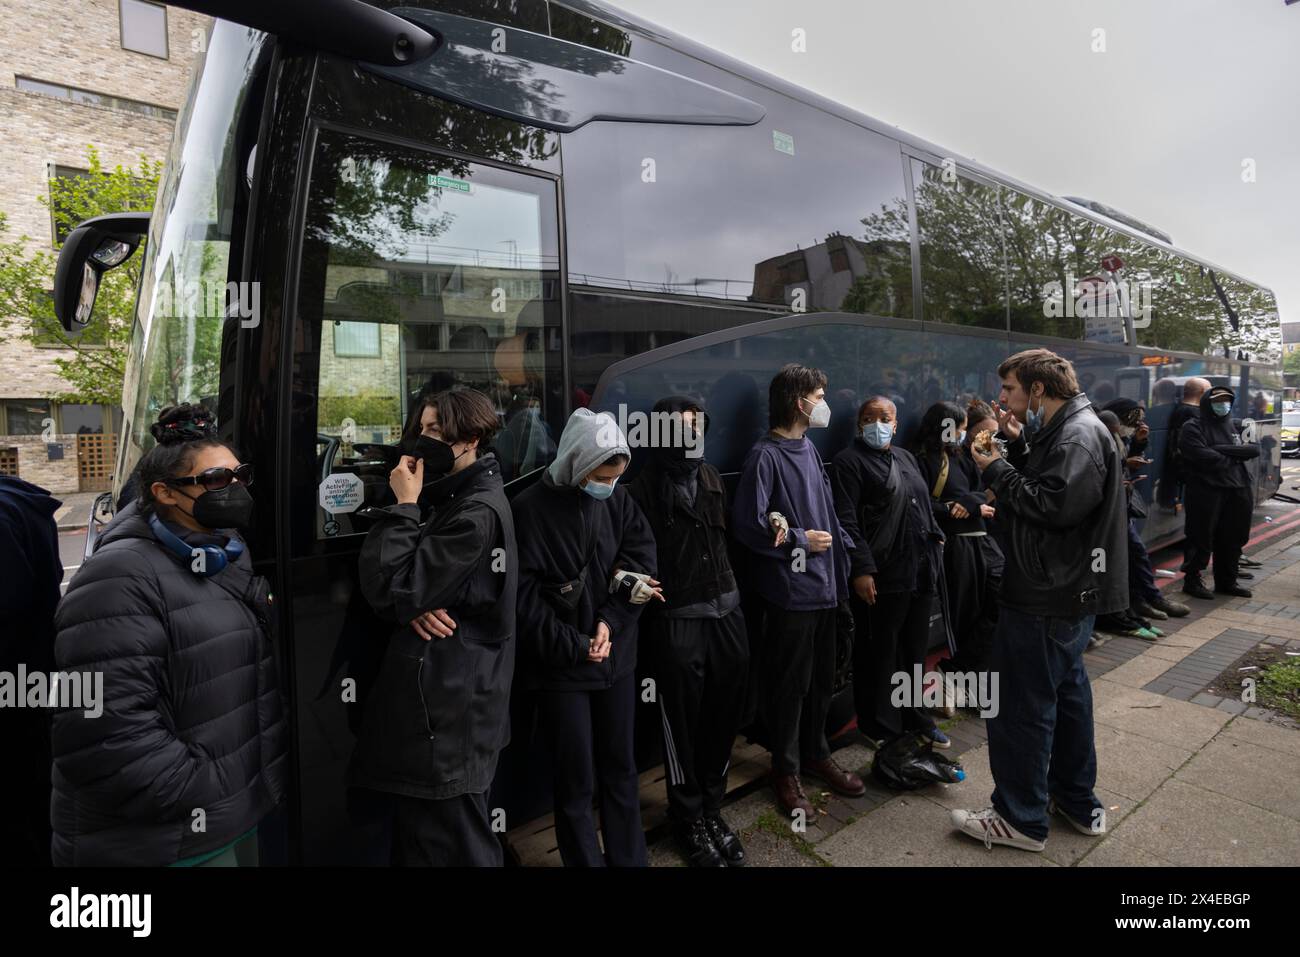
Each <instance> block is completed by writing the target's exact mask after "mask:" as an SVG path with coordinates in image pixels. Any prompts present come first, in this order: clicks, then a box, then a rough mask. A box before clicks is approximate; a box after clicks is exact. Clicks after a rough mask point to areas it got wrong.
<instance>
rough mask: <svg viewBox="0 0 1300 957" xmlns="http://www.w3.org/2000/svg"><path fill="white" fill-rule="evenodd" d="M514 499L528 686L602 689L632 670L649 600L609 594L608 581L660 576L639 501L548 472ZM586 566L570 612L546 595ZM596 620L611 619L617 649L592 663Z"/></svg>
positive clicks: (620, 490)
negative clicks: (598, 496) (599, 494)
mask: <svg viewBox="0 0 1300 957" xmlns="http://www.w3.org/2000/svg"><path fill="white" fill-rule="evenodd" d="M511 504H512V505H513V507H514V514H515V529H516V531H517V533H518V536H519V638H520V642H521V647H520V652H519V654H520V658H521V660H522V661H521V663H522V667H523V670H524V673H525V676H526V680H527V683H528V685H529V687H532V688H541V689H545V690H551V691H583V690H587V691H590V690H598V689H603V688H608V687H610V686H611V685H613V684H614V682H616V681H618V680H619V679H621V678H623V677H625V676H627V675H629V674H631V673H632V672H633V671H635V670H636V654H637V620H638V619H639V618H640V615H641V612H642V611H643V610H644V609H645V605H644V604H642V605H633V604H631V603H629V602H627V601H625V600H624V599H623V598H622V597H620V596H619V595H618V594H613V595H611V594H610V591H609V583H610V578H611V577H612V576H613V574H614V571H615V569H616V568H618V569H623V570H628V571H636V572H643V573H645V574H649V575H651V576H652V577H656V578H657V577H658V576H657V574H656V564H657V563H656V559H655V540H654V535H653V533H652V532H651V531H650V523H649V522H647V521H646V518H645V516H644V515H643V514H642V513H641V508H640V506H638V505H637V504H636V502H635V501H634V500H633V498H632V496H631V495H629V494H628V492H627V489H625V488H623V487H622V486H616V487H615V489H614V494H613V495H611V496H610V497H609V498H608V499H605V500H604V501H600V502H598V501H596V500H595V499H594V498H592V497H591V496H590V495H588V494H587V493H586V492H583V491H582V490H581V489H578V488H572V487H569V486H557V485H556V484H555V483H554V482H552V481H551V477H550V473H549V472H547V473H544V474H543V477H542V479H541V481H539V482H537V483H536V484H534V485H533V486H531V487H530V488H528V489H527V490H525V491H524V492H523V493H521V494H520V495H519V496H518V497H517V498H516V499H515V500H514V501H513V502H512V503H511ZM588 543H590V544H592V550H591V552H590V554H589V555H584V554H583V549H584V547H585V546H586V545H587V544H588ZM583 567H585V568H586V569H587V573H586V579H585V582H584V584H583V588H582V594H581V597H580V598H579V601H578V604H577V607H576V608H575V609H574V610H573V611H571V612H570V611H566V610H564V609H563V608H561V607H560V606H559V605H557V604H556V603H555V602H554V601H553V600H552V599H551V598H549V597H547V594H546V592H547V586H548V585H552V586H553V585H559V584H563V583H566V582H571V581H574V580H575V579H577V577H578V573H579V571H580V570H581V569H582V568H583ZM652 600H653V599H652ZM597 619H599V620H601V621H604V622H605V623H606V624H607V625H609V629H610V641H611V644H612V646H613V647H612V650H611V651H610V654H609V657H608V658H606V659H605V660H604V661H601V662H592V661H588V660H587V652H588V651H589V650H590V647H591V638H592V635H593V634H594V633H595V628H596V621H597Z"/></svg>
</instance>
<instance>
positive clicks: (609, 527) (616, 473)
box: [513, 409, 663, 867]
mask: <svg viewBox="0 0 1300 957" xmlns="http://www.w3.org/2000/svg"><path fill="white" fill-rule="evenodd" d="M630 459H631V452H630V450H629V449H628V445H627V439H626V438H624V436H623V433H622V432H621V431H620V430H619V427H618V423H617V422H615V421H614V418H613V417H612V416H610V415H609V413H607V412H600V413H595V412H592V411H591V410H590V409H578V410H577V411H576V412H574V413H573V415H571V416H570V417H569V421H568V423H567V424H566V425H565V427H564V432H563V433H562V434H561V435H560V445H559V450H558V452H557V453H556V457H555V461H554V462H552V463H551V465H550V466H549V467H548V468H547V469H546V471H545V472H544V473H543V474H542V478H541V481H539V482H536V483H535V484H533V485H532V486H530V487H529V488H528V489H526V490H525V491H524V492H523V493H522V494H520V495H519V497H518V498H516V499H515V500H514V502H513V505H514V510H515V533H516V535H517V536H518V540H519V638H520V642H521V644H520V665H521V676H522V677H524V678H525V680H526V682H527V684H528V687H529V688H530V689H532V690H534V691H535V692H536V695H537V705H538V711H539V717H540V719H541V726H542V731H543V733H544V734H545V736H546V741H547V744H548V746H549V748H550V751H551V768H552V772H553V776H554V777H553V788H554V805H555V836H556V840H557V842H558V844H559V849H560V858H561V860H563V862H564V864H565V866H566V867H601V866H604V865H606V864H608V865H609V866H612V867H629V866H636V867H640V866H645V864H646V860H647V855H646V844H645V831H644V830H643V829H642V826H641V798H640V789H639V787H638V783H637V771H636V758H635V755H634V754H633V737H632V732H633V721H634V717H635V711H636V699H637V685H636V664H637V625H638V619H639V618H640V616H641V612H642V611H643V610H644V609H645V606H646V604H647V603H648V602H650V601H655V600H657V601H663V594H662V590H661V588H660V586H659V582H658V581H656V580H655V578H654V577H653V576H654V574H655V564H656V563H655V558H656V556H655V540H654V534H653V533H652V532H651V530H650V523H649V522H647V521H646V518H645V516H644V515H643V514H642V513H641V509H640V507H639V506H638V505H637V504H636V502H635V501H634V500H633V499H632V496H631V495H629V494H628V493H627V490H626V489H625V488H620V487H618V480H619V477H620V476H621V475H622V474H623V472H624V471H625V470H626V469H627V466H628V462H629V461H630ZM597 794H599V798H600V829H601V836H603V837H604V845H605V848H604V852H603V853H602V852H601V846H600V840H599V838H598V837H597V835H596V821H595V817H594V815H593V813H592V801H593V800H594V799H595V798H596V796H597Z"/></svg>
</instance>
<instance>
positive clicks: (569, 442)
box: [547, 409, 632, 488]
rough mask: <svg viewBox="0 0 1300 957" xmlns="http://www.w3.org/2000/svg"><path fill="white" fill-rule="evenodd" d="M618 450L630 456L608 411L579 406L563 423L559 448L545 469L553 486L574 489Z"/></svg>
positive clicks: (616, 423)
mask: <svg viewBox="0 0 1300 957" xmlns="http://www.w3.org/2000/svg"><path fill="white" fill-rule="evenodd" d="M620 452H621V453H623V454H624V455H626V456H628V457H631V455H632V452H631V450H630V449H629V448H628V447H627V439H626V438H625V437H624V436H623V433H622V431H621V430H620V429H619V427H618V422H617V421H615V419H614V417H613V416H612V415H610V414H609V413H608V412H592V411H591V410H590V409H578V410H577V411H575V412H574V413H573V415H571V416H569V421H568V422H567V423H566V424H565V426H564V433H563V434H562V435H561V436H560V449H559V451H558V452H556V454H555V461H554V462H552V463H551V464H550V467H549V468H548V469H547V472H548V473H549V474H550V476H551V481H552V482H554V483H555V484H556V485H561V486H567V487H569V488H577V487H578V484H579V483H580V482H581V481H582V480H583V479H584V478H586V477H587V476H588V475H590V474H591V471H592V469H596V468H599V467H600V465H601V464H602V463H603V462H604V461H605V460H606V459H608V458H609V457H610V456H611V455H616V454H618V453H620Z"/></svg>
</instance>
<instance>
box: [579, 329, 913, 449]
mask: <svg viewBox="0 0 1300 957" xmlns="http://www.w3.org/2000/svg"><path fill="white" fill-rule="evenodd" d="M772 323H775V324H776V325H777V326H778V328H771V324H772ZM760 330H761V331H760ZM665 351H666V352H671V353H672V354H669V355H659V356H656V355H654V354H650V355H648V356H644V357H641V358H639V359H637V360H634V361H633V363H631V365H632V366H633V367H632V368H629V369H627V370H626V371H623V372H621V373H617V374H615V375H612V376H611V377H609V378H608V379H606V380H605V382H604V386H603V388H602V389H601V391H600V393H599V394H598V395H597V397H596V401H595V402H594V403H593V407H594V408H598V409H602V410H606V411H609V412H611V413H612V414H614V415H616V416H622V417H623V420H624V421H631V420H630V419H629V417H630V416H631V415H632V414H633V413H637V412H641V413H647V412H649V411H650V409H651V408H652V407H653V405H654V403H655V402H656V401H657V400H658V399H660V398H663V397H664V396H667V395H674V394H686V395H693V396H696V397H699V398H701V399H703V401H704V405H705V408H706V409H707V410H708V413H709V431H708V432H707V434H706V435H705V456H706V458H707V459H708V461H710V462H712V463H713V464H714V465H716V466H717V467H718V468H719V469H720V470H722V471H723V472H737V471H739V470H740V468H741V466H742V465H743V464H744V460H745V455H746V454H747V453H748V452H749V449H750V448H751V447H752V446H753V444H754V442H755V441H757V440H758V439H759V438H760V437H761V436H762V435H764V434H766V432H767V429H768V419H767V389H768V384H769V383H770V382H771V380H772V376H774V375H775V374H776V373H777V371H778V370H779V369H780V368H781V366H783V365H785V364H786V363H787V362H800V363H803V364H804V365H808V366H813V367H815V368H819V369H821V370H822V371H823V372H825V373H826V376H827V380H828V381H827V384H826V401H827V402H828V403H829V405H830V407H831V423H830V426H829V427H828V428H825V429H813V430H811V431H810V432H809V438H810V439H812V441H813V442H814V443H815V444H816V446H817V448H818V450H819V451H820V452H821V453H822V456H823V457H824V458H830V457H832V456H834V454H835V453H836V452H838V451H839V450H840V449H842V448H843V447H844V446H845V445H847V444H848V443H849V442H850V441H851V440H852V439H853V435H854V432H855V426H856V423H857V410H858V406H859V405H861V403H862V402H863V400H864V399H866V398H867V397H868V396H870V395H873V394H876V393H883V394H886V395H890V396H896V397H897V401H899V402H902V403H903V404H904V407H905V408H910V407H912V406H919V404H920V401H921V396H922V392H923V389H922V385H921V376H922V373H923V371H924V370H923V368H922V363H921V362H920V361H918V360H919V358H920V355H921V336H920V332H919V331H918V330H902V329H880V328H868V327H866V326H862V325H857V324H854V323H852V322H851V321H846V322H844V323H824V322H814V323H809V322H806V321H803V320H795V321H794V322H793V323H792V322H791V321H790V320H787V319H782V320H771V321H770V322H769V324H765V326H755V327H752V328H750V329H747V330H743V331H742V330H737V337H736V338H735V339H729V340H726V341H724V342H720V343H717V344H714V345H710V346H702V347H700V348H696V349H687V350H684V351H680V352H678V351H676V350H665ZM634 453H635V450H634Z"/></svg>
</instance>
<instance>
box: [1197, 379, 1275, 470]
mask: <svg viewBox="0 0 1300 957" xmlns="http://www.w3.org/2000/svg"><path fill="white" fill-rule="evenodd" d="M1223 392H1224V390H1222V389H1218V388H1215V389H1207V390H1206V391H1205V395H1203V396H1201V409H1200V414H1198V415H1194V416H1192V417H1191V418H1190V419H1188V420H1187V422H1186V423H1185V424H1184V425H1183V427H1182V429H1181V431H1180V432H1179V436H1178V450H1179V451H1180V452H1181V453H1182V458H1183V481H1185V482H1188V483H1190V484H1193V485H1208V486H1211V487H1212V488H1249V487H1251V486H1252V485H1253V484H1254V483H1253V482H1252V481H1251V477H1250V469H1249V467H1248V466H1247V465H1246V461H1245V457H1246V456H1247V455H1249V454H1250V452H1251V451H1252V450H1251V449H1250V448H1249V446H1246V447H1243V445H1244V443H1243V442H1242V441H1241V436H1240V435H1238V434H1237V430H1236V428H1234V427H1233V424H1232V415H1231V414H1228V415H1225V416H1223V417H1222V418H1220V417H1219V416H1217V415H1215V414H1214V410H1213V409H1211V408H1210V404H1211V403H1210V395H1211V394H1212V393H1215V394H1216V395H1215V398H1216V399H1219V401H1224V399H1226V400H1227V401H1229V402H1231V401H1232V400H1233V398H1234V396H1233V394H1232V393H1231V392H1229V393H1227V395H1226V396H1224V395H1222V393H1223ZM1216 446H1217V447H1218V448H1216ZM1223 446H1235V447H1238V448H1239V454H1240V455H1241V456H1242V457H1240V458H1239V457H1234V456H1229V455H1225V454H1224V453H1223V452H1222V451H1221V449H1222V447H1223ZM1254 454H1255V455H1256V456H1257V455H1258V454H1259V453H1258V450H1257V449H1256V450H1254Z"/></svg>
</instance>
